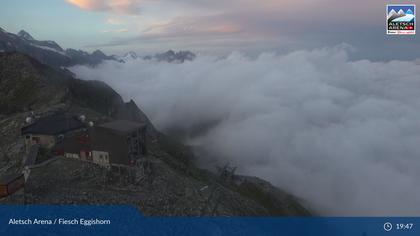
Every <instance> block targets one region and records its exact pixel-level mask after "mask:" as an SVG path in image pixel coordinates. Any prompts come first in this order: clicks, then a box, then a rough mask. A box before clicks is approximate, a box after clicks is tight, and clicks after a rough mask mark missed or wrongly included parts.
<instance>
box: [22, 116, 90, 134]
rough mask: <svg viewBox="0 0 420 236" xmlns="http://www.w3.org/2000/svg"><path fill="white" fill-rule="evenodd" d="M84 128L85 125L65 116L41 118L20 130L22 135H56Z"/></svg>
mask: <svg viewBox="0 0 420 236" xmlns="http://www.w3.org/2000/svg"><path fill="white" fill-rule="evenodd" d="M83 127H85V124H84V123H83V122H81V121H80V120H79V119H77V118H76V117H74V116H69V115H65V114H61V115H53V116H48V117H44V118H41V119H39V120H37V121H35V123H33V124H31V125H28V126H25V127H23V128H22V130H21V131H22V134H46V135H56V134H62V133H65V132H69V131H72V130H77V129H81V128H83Z"/></svg>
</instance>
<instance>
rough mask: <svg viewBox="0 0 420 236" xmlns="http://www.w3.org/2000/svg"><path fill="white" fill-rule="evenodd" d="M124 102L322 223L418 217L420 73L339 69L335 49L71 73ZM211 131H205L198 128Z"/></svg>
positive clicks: (410, 66)
mask: <svg viewBox="0 0 420 236" xmlns="http://www.w3.org/2000/svg"><path fill="white" fill-rule="evenodd" d="M72 71H73V72H75V73H76V74H77V75H78V76H79V77H81V78H85V79H99V80H103V81H105V82H107V83H109V84H110V85H111V86H113V87H114V88H115V89H116V90H117V91H118V92H120V93H121V94H123V95H124V97H125V98H126V99H128V98H134V99H135V100H136V102H137V103H138V104H139V105H140V106H141V107H143V109H144V111H145V112H146V113H147V114H148V116H149V117H150V118H151V119H152V121H153V122H154V123H155V124H156V125H157V126H158V127H159V128H160V129H162V130H164V131H169V130H174V129H176V130H182V131H185V132H186V133H188V132H190V131H192V130H196V129H197V127H204V126H206V125H207V127H210V128H209V130H208V132H204V133H201V134H200V135H199V136H195V137H193V138H191V139H190V142H191V143H194V144H196V145H201V146H202V147H204V150H205V158H206V160H205V161H204V160H203V162H202V163H207V164H208V163H213V162H218V163H226V162H230V163H231V164H232V165H235V166H238V167H239V172H240V173H243V174H249V175H256V176H259V177H262V178H265V179H267V180H269V181H271V182H272V183H274V184H275V185H277V186H279V187H281V188H284V189H286V190H288V191H290V192H291V193H293V194H295V195H297V196H299V197H301V198H303V199H305V200H306V201H307V202H308V203H309V204H310V206H311V207H313V208H314V209H315V210H316V211H318V212H319V213H321V214H326V215H418V214H419V212H420V188H418V187H417V186H418V183H419V182H420V171H419V170H420V145H419V144H420V122H419V121H420V91H419V90H420V78H419V76H418V75H419V74H420V65H418V64H415V63H414V62H409V61H407V62H403V61H391V62H386V63H385V62H371V61H368V60H359V61H350V60H349V59H348V57H347V49H346V47H341V46H340V47H335V48H324V49H318V50H313V51H296V52H293V53H290V54H287V55H276V54H272V53H264V54H261V55H260V56H258V57H257V58H254V59H251V58H248V57H246V56H244V55H242V54H240V53H232V54H231V55H230V56H228V57H227V58H223V59H216V58H213V57H210V56H200V57H199V58H198V59H196V60H195V61H194V62H188V63H184V64H168V63H156V62H146V61H141V60H138V61H132V62H128V63H126V64H118V63H114V62H107V63H105V64H102V65H100V66H98V67H97V68H87V67H74V68H72ZM208 124H212V125H208Z"/></svg>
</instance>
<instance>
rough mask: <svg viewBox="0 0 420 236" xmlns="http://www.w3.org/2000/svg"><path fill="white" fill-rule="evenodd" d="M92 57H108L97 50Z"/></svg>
mask: <svg viewBox="0 0 420 236" xmlns="http://www.w3.org/2000/svg"><path fill="white" fill-rule="evenodd" d="M92 56H97V57H106V55H105V53H103V52H102V51H101V50H99V49H98V50H95V51H94V52H93V53H92Z"/></svg>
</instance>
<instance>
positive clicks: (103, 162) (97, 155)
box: [92, 151, 110, 167]
mask: <svg viewBox="0 0 420 236" xmlns="http://www.w3.org/2000/svg"><path fill="white" fill-rule="evenodd" d="M92 160H93V162H94V163H96V164H98V165H100V166H104V167H109V166H110V164H109V153H108V152H102V151H92Z"/></svg>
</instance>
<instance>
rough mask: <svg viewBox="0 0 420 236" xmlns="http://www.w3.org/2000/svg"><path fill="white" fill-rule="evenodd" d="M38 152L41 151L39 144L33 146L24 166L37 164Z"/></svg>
mask: <svg viewBox="0 0 420 236" xmlns="http://www.w3.org/2000/svg"><path fill="white" fill-rule="evenodd" d="M38 150H39V145H38V144H35V145H32V146H31V149H30V150H29V153H28V155H27V156H26V159H25V163H24V164H23V166H31V165H33V164H35V162H36V158H37V157H38Z"/></svg>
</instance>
